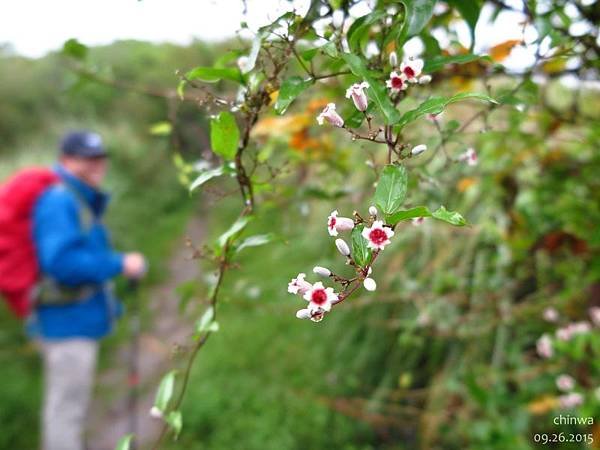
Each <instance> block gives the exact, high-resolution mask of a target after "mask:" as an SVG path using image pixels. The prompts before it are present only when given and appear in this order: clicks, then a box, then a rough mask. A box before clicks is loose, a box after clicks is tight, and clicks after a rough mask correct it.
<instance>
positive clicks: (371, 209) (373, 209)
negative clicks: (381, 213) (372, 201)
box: [369, 205, 377, 217]
mask: <svg viewBox="0 0 600 450" xmlns="http://www.w3.org/2000/svg"><path fill="white" fill-rule="evenodd" d="M369 214H370V215H372V216H373V217H377V208H375V207H374V206H373V205H371V206H369Z"/></svg>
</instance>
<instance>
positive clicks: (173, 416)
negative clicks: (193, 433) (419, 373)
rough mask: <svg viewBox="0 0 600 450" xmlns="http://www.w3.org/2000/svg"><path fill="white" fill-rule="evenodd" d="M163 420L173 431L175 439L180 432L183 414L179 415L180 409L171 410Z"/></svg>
mask: <svg viewBox="0 0 600 450" xmlns="http://www.w3.org/2000/svg"><path fill="white" fill-rule="evenodd" d="M165 421H166V422H167V423H168V424H169V426H170V427H171V429H172V430H173V433H175V439H177V437H178V436H179V433H181V428H182V427H183V416H182V415H181V411H171V412H170V413H169V414H167V417H166V418H165Z"/></svg>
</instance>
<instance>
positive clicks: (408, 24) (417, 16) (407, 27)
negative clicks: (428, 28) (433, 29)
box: [399, 0, 435, 47]
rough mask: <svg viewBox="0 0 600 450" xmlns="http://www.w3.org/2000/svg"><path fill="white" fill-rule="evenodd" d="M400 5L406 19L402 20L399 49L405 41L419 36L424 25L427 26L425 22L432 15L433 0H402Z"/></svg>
mask: <svg viewBox="0 0 600 450" xmlns="http://www.w3.org/2000/svg"><path fill="white" fill-rule="evenodd" d="M402 4H404V8H405V11H406V17H405V19H404V26H403V27H402V33H401V36H400V43H399V44H400V45H399V47H401V46H402V44H403V43H404V42H405V41H406V39H408V38H410V37H412V36H414V35H416V34H419V32H420V31H421V30H422V29H423V28H424V27H425V25H427V22H429V19H431V16H432V15H433V7H434V6H435V0H402Z"/></svg>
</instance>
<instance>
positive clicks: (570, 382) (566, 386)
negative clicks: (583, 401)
mask: <svg viewBox="0 0 600 450" xmlns="http://www.w3.org/2000/svg"><path fill="white" fill-rule="evenodd" d="M556 387H557V388H558V389H560V390H561V391H563V392H568V391H571V390H573V388H574V387H575V380H574V379H573V377H572V376H570V375H560V376H559V377H558V378H557V379H556Z"/></svg>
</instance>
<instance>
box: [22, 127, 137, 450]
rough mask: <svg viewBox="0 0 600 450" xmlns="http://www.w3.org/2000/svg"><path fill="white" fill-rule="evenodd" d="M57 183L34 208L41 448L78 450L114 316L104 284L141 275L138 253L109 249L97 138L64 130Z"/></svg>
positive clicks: (116, 307) (102, 157)
mask: <svg viewBox="0 0 600 450" xmlns="http://www.w3.org/2000/svg"><path fill="white" fill-rule="evenodd" d="M54 170H55V171H56V173H57V174H58V175H59V177H60V180H61V182H60V183H58V184H56V185H54V186H52V187H50V188H49V189H48V190H47V191H45V192H44V193H43V194H42V195H41V196H40V197H39V199H38V200H37V203H36V205H35V207H34V212H33V238H34V242H35V247H36V252H37V257H38V262H39V266H40V271H41V274H42V276H41V280H40V283H39V291H38V294H37V305H36V308H35V312H34V314H33V315H32V318H31V323H30V324H29V325H30V330H31V331H32V333H33V334H34V335H35V336H36V337H37V338H38V339H39V340H40V343H41V349H42V354H43V359H44V372H45V395H44V410H43V417H42V422H43V432H42V441H43V444H42V445H43V448H44V450H82V449H83V448H84V444H83V432H84V428H85V416H86V412H87V407H88V404H89V400H90V396H91V392H92V387H93V379H94V372H95V367H96V359H97V353H98V340H99V339H100V338H102V337H104V336H106V335H107V334H108V333H109V332H110V331H111V328H112V325H113V323H114V320H115V319H116V318H117V317H118V316H119V315H120V309H121V308H120V304H119V303H118V301H117V300H116V299H115V298H114V297H113V295H112V292H111V287H110V285H109V282H110V280H111V279H113V278H114V277H116V276H117V275H119V274H123V275H124V276H126V277H129V278H139V277H141V276H143V274H144V272H145V262H144V258H143V256H142V255H141V254H140V253H126V254H121V253H118V252H116V251H114V250H113V248H112V246H111V244H110V241H109V237H108V233H107V230H106V228H105V226H104V224H103V223H102V222H101V219H102V216H103V215H104V211H105V209H106V206H107V203H108V196H107V195H106V194H105V193H103V192H102V191H100V185H101V184H102V181H103V180H104V177H105V175H106V171H107V153H106V150H105V148H104V146H103V145H102V140H101V138H100V136H98V135H97V134H95V133H90V132H85V131H84V132H75V133H70V134H68V135H66V136H65V137H64V139H63V141H62V143H61V154H60V158H59V163H58V164H57V165H56V166H55V169H54Z"/></svg>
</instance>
